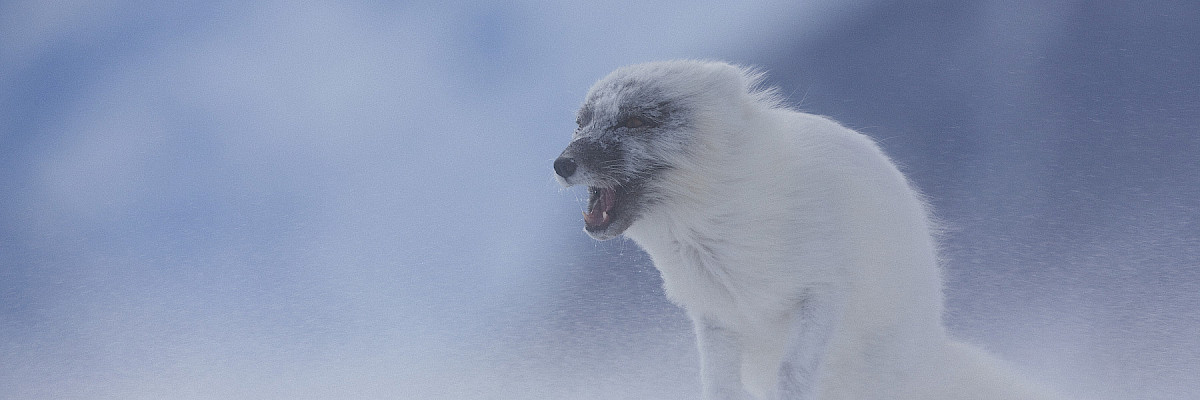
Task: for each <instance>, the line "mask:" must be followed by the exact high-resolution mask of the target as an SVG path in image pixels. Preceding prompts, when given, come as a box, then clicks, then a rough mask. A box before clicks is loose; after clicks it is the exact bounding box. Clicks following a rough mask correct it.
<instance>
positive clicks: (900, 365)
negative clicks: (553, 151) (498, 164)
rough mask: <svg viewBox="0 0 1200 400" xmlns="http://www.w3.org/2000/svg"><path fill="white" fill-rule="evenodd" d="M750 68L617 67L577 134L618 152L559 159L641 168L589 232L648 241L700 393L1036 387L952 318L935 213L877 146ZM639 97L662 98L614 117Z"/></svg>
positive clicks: (741, 395) (855, 394)
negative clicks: (609, 158) (688, 332)
mask: <svg viewBox="0 0 1200 400" xmlns="http://www.w3.org/2000/svg"><path fill="white" fill-rule="evenodd" d="M759 84H760V75H759V74H756V73H754V72H752V71H750V70H747V69H745V68H740V67H735V66H731V65H728V64H724V63H717V62H698V61H669V62H659V63H649V64H640V65H634V66H629V67H625V68H622V69H619V70H617V71H615V72H613V73H612V74H610V75H609V76H607V77H606V78H604V79H602V80H601V81H600V82H598V83H597V84H596V85H595V86H594V87H593V88H592V91H591V93H589V96H588V102H587V104H585V105H584V107H585V111H586V113H588V118H587V120H584V121H581V128H580V131H578V132H577V133H576V140H577V141H579V140H592V139H596V140H600V139H598V138H602V139H603V140H607V141H610V142H612V143H613V144H611V145H605V146H608V147H604V146H601V147H603V148H605V149H609V148H615V147H618V146H619V149H620V150H619V151H618V153H619V155H618V156H617V157H618V158H619V159H620V160H619V161H620V162H622V163H623V164H620V165H621V166H620V167H617V168H613V169H610V170H605V169H604V168H602V167H600V166H597V165H598V164H595V165H589V164H588V163H586V162H582V161H580V162H579V171H580V172H577V173H575V174H565V173H564V172H561V171H560V179H561V180H562V181H563V183H564V184H568V185H570V184H587V185H601V184H602V183H603V182H609V181H616V182H617V183H616V185H621V184H622V182H621V180H622V179H623V178H621V177H622V176H629V177H636V179H639V180H638V181H637V182H638V185H637V186H636V187H637V189H636V191H637V196H636V197H634V196H633V195H625V194H621V193H620V192H618V197H617V200H616V201H617V203H618V204H620V205H619V206H617V207H618V208H616V210H617V211H621V213H618V212H617V211H614V212H613V214H614V216H613V217H612V219H614V220H616V221H617V222H615V223H613V226H612V227H607V228H606V229H607V230H605V229H601V228H595V229H593V228H591V227H589V233H592V234H593V236H597V237H598V238H600V239H605V238H608V237H612V236H615V235H616V234H620V233H623V234H624V235H625V236H626V237H628V238H630V239H632V240H633V241H635V242H636V243H637V244H638V245H640V246H641V247H642V248H643V249H645V251H646V252H647V253H649V255H650V257H651V258H652V259H653V261H654V265H655V267H657V269H658V270H659V271H661V273H662V278H663V282H664V287H665V290H666V294H667V296H668V297H669V298H670V299H671V301H673V302H674V303H676V304H678V305H680V306H682V307H683V308H684V309H686V310H687V313H688V315H689V316H690V317H691V319H692V320H693V322H694V325H695V330H696V335H697V340H698V344H699V348H700V357H701V370H702V376H701V381H702V386H703V389H702V390H703V396H704V398H705V399H749V398H756V399H764V400H766V399H826V400H828V399H923V400H928V399H996V400H1001V399H1004V400H1012V399H1035V398H1047V397H1046V396H1045V395H1043V394H1041V393H1040V392H1038V391H1036V390H1035V389H1033V388H1032V387H1030V386H1028V385H1027V384H1026V383H1025V382H1023V381H1022V380H1021V379H1019V378H1017V377H1016V376H1015V375H1013V374H1011V373H1009V372H1008V371H1006V370H1005V369H1004V368H1002V367H1001V366H1000V363H999V362H997V361H993V360H992V359H991V358H990V357H988V356H986V355H984V354H983V352H981V351H980V350H976V349H974V348H972V347H970V346H967V345H964V344H961V343H958V342H956V341H954V340H951V339H950V338H949V337H948V336H947V334H946V332H945V329H944V328H943V325H942V322H941V318H942V279H941V276H940V274H939V267H938V256H937V249H936V245H935V242H934V239H933V236H932V234H931V231H932V227H931V221H930V217H929V215H928V213H927V211H926V206H925V204H924V203H923V202H922V200H921V197H920V195H919V194H918V193H917V191H915V190H914V189H913V188H912V187H911V185H910V184H909V183H908V181H907V180H906V179H905V177H904V176H903V175H902V174H901V173H900V171H898V170H897V168H896V167H895V165H893V163H892V162H891V161H890V160H889V159H888V157H887V156H886V155H884V153H883V152H882V151H880V149H879V147H878V146H877V145H876V144H875V143H874V142H873V141H872V140H871V139H869V138H868V137H866V136H864V135H861V134H859V133H857V132H854V131H853V130H850V129H847V128H845V127H843V126H841V125H839V124H838V123H836V122H834V121H831V120H829V119H827V118H824V117H820V116H815V115H810V114H805V113H801V112H797V111H793V110H790V109H788V108H786V107H783V106H781V104H780V102H779V101H778V100H777V96H775V95H774V94H773V91H771V90H763V89H761V88H759V87H758V85H759ZM664 104H666V105H664ZM639 107H641V108H640V109H643V110H644V109H655V107H663V108H669V109H668V110H665V111H662V112H661V113H660V114H662V115H659V114H654V113H653V112H650V113H646V114H645V115H649V116H650V117H647V118H650V119H653V118H660V119H661V120H655V121H653V122H654V123H653V124H652V125H651V126H650V128H645V130H639V129H643V128H623V127H618V126H635V125H639V124H637V123H630V124H626V125H620V124H621V118H626V116H627V115H628V113H627V112H626V111H624V110H629V109H639ZM635 115H637V114H635ZM654 115H659V117H654ZM638 122H642V121H638ZM614 127H615V128H614ZM580 152H581V151H573V150H571V148H568V151H566V152H564V157H577V158H581V157H582V156H580V155H579V154H580ZM648 162H650V163H652V164H654V165H658V166H665V167H663V168H658V169H655V170H653V171H649V172H645V171H641V170H639V168H641V167H640V166H641V165H642V164H645V163H648ZM558 167H559V166H558V165H557V163H556V169H558ZM562 175H567V176H562ZM610 175H611V176H610ZM605 179H608V180H605ZM629 179H634V178H629ZM628 191H629V192H634V190H632V189H629V190H628ZM621 196H625V197H621ZM622 202H625V203H631V204H623V203H622ZM632 203H636V204H632ZM597 207H603V205H598V206H597ZM619 207H626V209H625V210H621V209H620V208H619ZM596 215H599V213H597V214H596ZM598 218H599V217H594V218H593V219H598ZM621 218H626V219H629V222H628V223H627V227H624V226H621V225H620V224H619V222H620V221H622V219H621ZM604 219H605V220H606V221H607V220H608V219H609V216H608V215H607V214H605V215H604ZM620 229H624V230H623V232H622V231H619V230H620ZM593 231H595V232H593Z"/></svg>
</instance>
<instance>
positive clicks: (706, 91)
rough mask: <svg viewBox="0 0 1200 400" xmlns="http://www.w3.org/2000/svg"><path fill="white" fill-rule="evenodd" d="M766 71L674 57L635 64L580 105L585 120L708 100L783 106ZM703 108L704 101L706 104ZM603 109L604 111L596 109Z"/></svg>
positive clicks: (595, 88) (595, 87)
mask: <svg viewBox="0 0 1200 400" xmlns="http://www.w3.org/2000/svg"><path fill="white" fill-rule="evenodd" d="M763 77H764V75H763V74H762V73H761V72H758V71H755V70H753V69H750V68H745V67H739V66H735V65H731V64H727V63H723V62H713V61H695V60H675V61H659V62H650V63H644V64H635V65H630V66H626V67H622V68H619V69H617V70H616V71H613V72H612V73H610V74H609V75H608V76H606V77H604V78H603V79H601V80H600V81H598V82H596V84H595V85H593V86H592V88H591V90H590V91H589V92H588V96H587V100H586V101H585V102H584V105H583V107H581V108H580V111H579V117H580V121H581V122H587V121H591V120H593V119H595V118H596V117H611V115H608V114H612V113H624V112H637V111H639V110H643V111H646V110H654V109H661V108H663V106H664V105H666V104H672V106H673V107H675V108H696V107H695V106H697V105H699V106H703V105H704V102H708V103H709V105H714V106H715V105H716V102H717V101H730V100H738V99H745V100H748V101H751V102H756V103H758V104H759V105H761V106H764V107H765V108H780V107H782V105H781V104H782V102H781V97H780V96H778V95H777V94H776V91H775V89H774V88H767V87H763V86H762V81H763ZM701 108H704V107H701ZM597 114H602V115H597Z"/></svg>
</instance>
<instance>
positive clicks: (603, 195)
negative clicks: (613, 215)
mask: <svg viewBox="0 0 1200 400" xmlns="http://www.w3.org/2000/svg"><path fill="white" fill-rule="evenodd" d="M616 198H617V193H616V191H614V190H613V189H600V198H599V199H597V200H596V204H592V205H591V209H589V210H588V212H585V213H583V222H585V223H587V224H588V225H590V226H600V225H604V224H607V223H608V219H609V215H608V212H609V211H612V208H613V203H614V202H615V201H616Z"/></svg>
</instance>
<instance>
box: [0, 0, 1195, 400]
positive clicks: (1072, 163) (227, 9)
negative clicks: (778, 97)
mask: <svg viewBox="0 0 1200 400" xmlns="http://www.w3.org/2000/svg"><path fill="white" fill-rule="evenodd" d="M793 3H795V2H782V1H780V2H772V1H761V2H743V4H739V5H736V6H733V5H729V4H724V3H721V2H660V3H646V2H635V1H627V2H614V3H603V4H595V3H584V2H495V3H478V2H458V3H454V2H428V3H414V2H402V3H400V4H391V3H374V2H341V3H337V4H311V3H305V4H298V3H295V2H253V3H244V2H190V3H189V2H178V3H170V4H167V3H163V2H39V1H15V2H14V1H9V2H3V3H0V363H3V364H4V365H5V367H4V368H2V369H0V398H20V399H69V398H79V399H135V398H180V399H186V398H197V399H200V398H254V399H264V398H279V399H298V398H313V399H317V398H364V399H366V398H455V399H457V398H462V399H512V398H530V399H541V398H579V399H583V398H633V397H639V398H662V399H685V398H694V397H695V395H696V394H697V393H698V390H699V389H698V382H697V378H696V373H697V367H696V354H695V350H694V349H693V344H692V337H691V332H690V329H689V324H688V322H687V320H686V318H685V317H684V316H683V314H682V312H680V311H679V310H678V309H676V308H675V307H674V306H672V305H670V304H668V303H667V302H666V300H665V299H664V298H663V297H662V295H661V292H660V290H659V288H658V285H659V284H660V281H659V280H658V279H659V278H658V276H657V273H656V271H655V270H654V269H653V267H652V266H651V265H650V264H649V262H648V261H647V260H646V259H645V257H644V256H643V255H642V254H641V253H640V251H639V250H638V249H637V248H636V247H635V246H634V245H632V244H631V243H628V242H622V241H619V240H618V241H611V242H605V243H596V242H593V241H591V240H590V239H588V238H587V237H586V235H584V234H583V233H582V232H581V220H580V219H581V218H580V216H579V209H580V199H581V198H582V197H583V194H582V193H580V192H578V191H564V190H562V189H560V188H559V187H558V186H557V184H555V183H554V181H553V179H552V178H551V169H550V163H551V161H552V160H553V159H554V157H555V156H556V155H557V154H558V152H559V151H560V150H561V148H562V147H563V146H564V145H565V144H566V142H567V140H568V138H569V137H570V133H571V131H572V129H573V127H574V116H573V113H574V110H575V107H576V106H577V105H578V104H579V103H580V101H581V100H582V98H583V95H584V94H585V93H586V90H587V89H588V87H589V86H590V85H591V83H592V82H594V81H595V80H596V79H598V78H600V77H601V76H603V75H604V74H606V73H607V72H609V71H610V70H612V69H613V68H616V67H618V66H621V65H625V64H629V63H633V62H640V61H649V60H656V59H668V58H716V59H725V60H729V61H732V62H736V63H744V64H752V65H758V66H761V67H762V68H763V69H764V70H766V71H767V72H768V74H769V76H770V80H769V82H770V83H772V84H775V85H779V86H780V87H781V89H782V91H783V93H784V94H785V95H787V96H788V98H789V100H790V101H789V102H790V103H791V104H793V105H796V106H797V107H798V108H801V109H804V110H808V111H811V112H815V113H819V114H825V115H831V116H833V117H834V118H837V119H839V120H840V121H842V122H844V123H846V124H847V125H848V126H851V127H854V128H857V129H860V130H862V131H864V132H866V133H867V134H869V135H871V136H873V137H875V138H877V139H878V140H880V141H881V143H882V144H883V146H884V147H885V148H886V149H887V150H888V151H889V153H891V154H892V155H893V156H894V157H895V158H896V160H897V161H898V162H899V163H900V164H901V165H902V167H903V168H904V170H905V171H906V172H908V173H909V174H910V176H911V177H912V179H913V180H914V182H916V183H917V185H918V186H919V187H921V188H922V189H923V190H924V191H925V192H926V194H928V195H929V196H930V198H931V202H932V203H933V205H934V207H935V209H936V210H937V212H938V215H939V217H940V218H941V219H942V220H943V221H944V222H945V225H946V226H947V227H948V230H947V235H946V238H945V239H944V247H945V253H946V254H947V260H948V261H947V279H948V282H949V284H950V287H949V289H948V290H947V293H948V295H949V296H948V297H949V301H950V304H949V310H950V314H949V315H948V316H947V321H948V324H949V325H950V327H951V328H952V330H953V331H954V332H955V333H956V334H958V335H959V336H962V337H966V338H968V339H970V340H971V341H973V342H975V343H978V344H981V345H983V346H984V347H986V348H988V349H990V350H992V351H994V352H996V353H999V354H1000V355H1001V356H1003V357H1005V358H1007V359H1009V360H1010V361H1012V362H1013V363H1014V364H1016V365H1017V366H1018V368H1019V369H1021V370H1023V371H1025V372H1027V373H1029V374H1030V375H1033V376H1035V378H1037V379H1040V380H1044V381H1047V382H1051V383H1054V384H1055V385H1057V386H1059V387H1061V388H1063V390H1064V391H1065V392H1069V393H1072V394H1076V395H1080V396H1083V397H1091V398H1111V399H1124V398H1146V399H1189V398H1194V397H1195V396H1196V395H1197V393H1200V384H1198V383H1196V380H1195V376H1197V375H1200V335H1198V334H1197V333H1196V332H1200V316H1198V314H1197V313H1196V312H1195V310H1196V309H1197V308H1198V307H1200V217H1198V215H1200V200H1197V199H1200V189H1198V188H1200V74H1198V73H1197V72H1196V71H1197V69H1196V65H1198V64H1200V45H1198V44H1197V43H1198V41H1197V40H1195V38H1196V37H1200V22H1197V21H1200V9H1198V8H1200V6H1197V5H1195V4H1193V3H1190V2H1166V1H1163V2H1145V3H1138V4H1136V5H1134V4H1125V2H1063V3H1059V2H1054V4H1042V3H1041V2H1020V1H985V2H957V1H932V2H916V1H900V2H891V1H866V0H864V1H832V0H825V1H812V2H803V3H798V4H793ZM967 3H970V4H967Z"/></svg>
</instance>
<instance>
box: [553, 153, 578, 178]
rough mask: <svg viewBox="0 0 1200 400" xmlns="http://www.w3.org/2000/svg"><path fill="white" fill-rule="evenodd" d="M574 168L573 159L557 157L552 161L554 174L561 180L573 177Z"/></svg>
mask: <svg viewBox="0 0 1200 400" xmlns="http://www.w3.org/2000/svg"><path fill="white" fill-rule="evenodd" d="M575 167H576V165H575V160H573V159H570V158H566V157H559V158H558V159H557V160H554V173H556V174H558V176H561V177H563V178H570V177H571V175H575Z"/></svg>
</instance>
